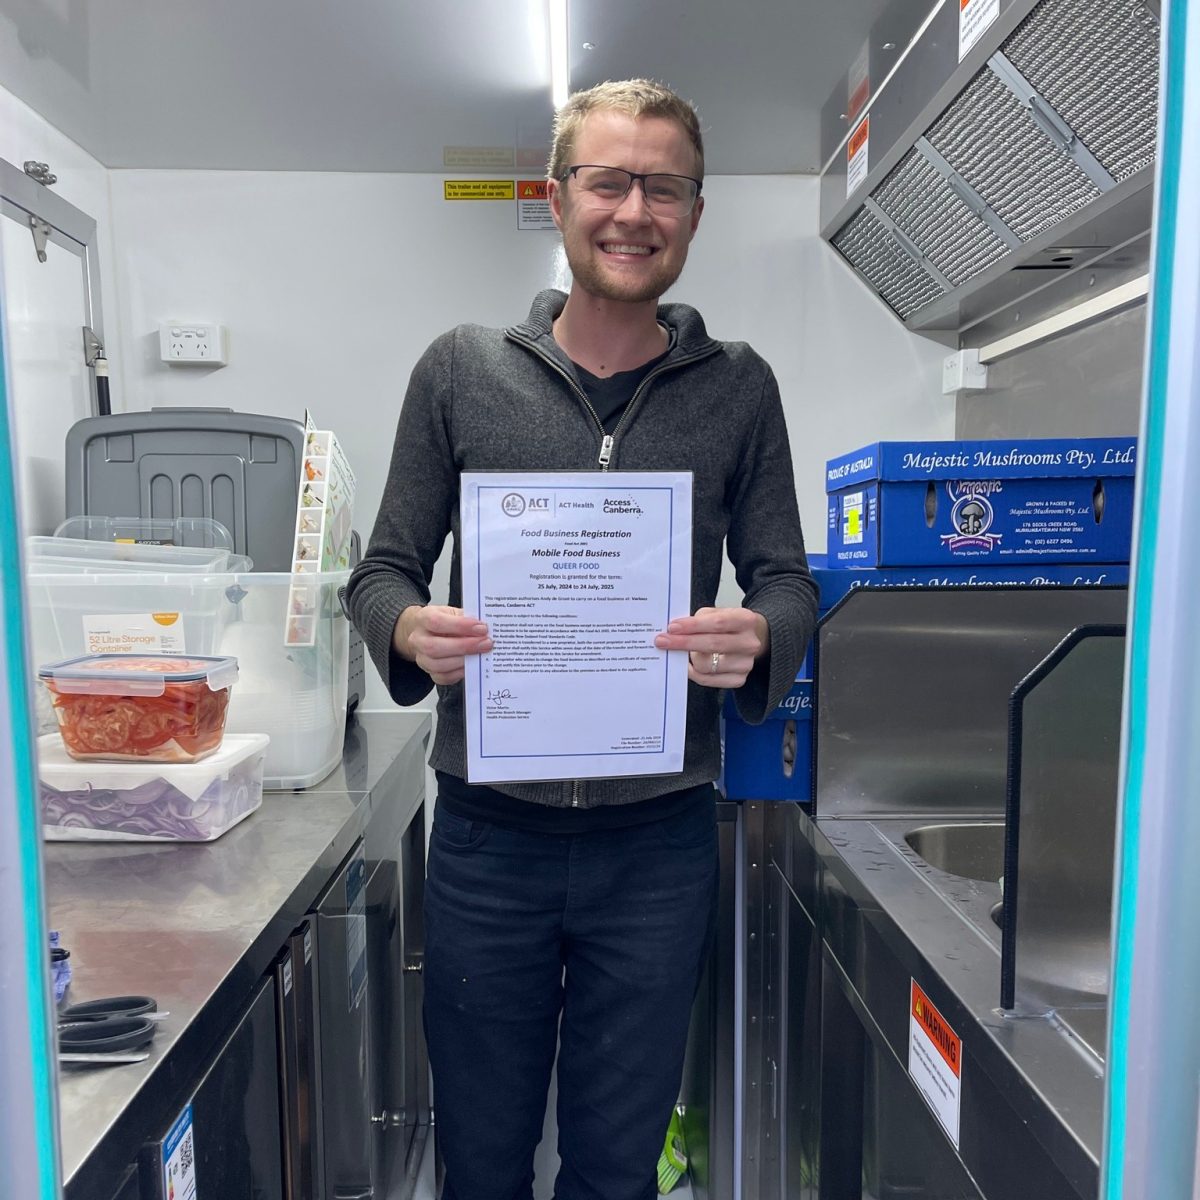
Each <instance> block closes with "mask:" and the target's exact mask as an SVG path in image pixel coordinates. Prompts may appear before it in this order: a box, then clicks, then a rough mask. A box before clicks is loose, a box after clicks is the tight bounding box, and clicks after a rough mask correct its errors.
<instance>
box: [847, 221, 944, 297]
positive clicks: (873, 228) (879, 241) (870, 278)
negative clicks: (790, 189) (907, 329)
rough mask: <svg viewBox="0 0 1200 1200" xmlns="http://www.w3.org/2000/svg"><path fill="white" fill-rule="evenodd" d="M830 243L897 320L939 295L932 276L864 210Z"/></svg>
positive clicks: (939, 289)
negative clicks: (894, 314)
mask: <svg viewBox="0 0 1200 1200" xmlns="http://www.w3.org/2000/svg"><path fill="white" fill-rule="evenodd" d="M833 245H834V248H835V249H836V250H837V251H838V252H839V253H840V254H842V255H844V256H845V258H846V259H847V260H848V261H849V263H850V265H851V266H852V267H854V268H855V269H856V270H857V271H858V272H859V273H860V274H861V275H862V276H863V277H864V278H865V279H866V280H867V282H868V283H869V284H870V285H871V286H872V287H873V288H874V289H875V290H876V291H877V292H878V293H879V294H880V295H881V296H882V297H883V298H884V300H885V301H887V303H888V304H889V305H890V306H891V307H892V308H893V309H895V311H896V312H897V313H898V314H899V316H900V318H901V320H904V319H905V318H907V317H909V316H911V315H912V314H913V313H915V312H917V311H918V310H919V309H922V308H924V307H925V305H926V304H928V303H929V302H930V301H931V300H936V299H937V298H938V297H939V296H940V295H941V294H942V289H941V287H939V286H938V283H937V281H936V280H935V279H934V278H933V276H932V275H930V274H929V273H928V272H927V271H926V270H925V269H924V268H923V267H922V266H921V265H920V263H918V262H915V261H914V260H913V259H912V257H911V256H910V255H908V254H907V253H906V252H905V251H904V250H902V249H901V247H900V245H899V243H898V242H896V241H895V239H894V238H893V237H892V235H891V234H890V233H888V231H887V227H886V226H885V225H884V224H883V222H882V221H880V220H878V219H877V218H876V217H874V216H873V215H872V214H871V213H870V212H869V211H867V210H866V209H860V210H859V211H858V212H857V213H855V215H854V216H853V217H851V218H850V220H849V221H848V222H847V223H846V224H845V225H844V226H842V228H841V230H840V231H839V232H838V234H837V236H836V237H834V239H833Z"/></svg>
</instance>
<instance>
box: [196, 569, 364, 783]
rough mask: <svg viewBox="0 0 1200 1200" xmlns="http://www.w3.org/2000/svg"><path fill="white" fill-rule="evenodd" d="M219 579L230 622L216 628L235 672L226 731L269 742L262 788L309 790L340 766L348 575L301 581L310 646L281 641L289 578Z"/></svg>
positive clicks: (347, 638)
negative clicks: (343, 591) (343, 597)
mask: <svg viewBox="0 0 1200 1200" xmlns="http://www.w3.org/2000/svg"><path fill="white" fill-rule="evenodd" d="M225 578H226V579H227V580H228V581H229V584H230V586H229V587H228V589H227V596H228V598H229V602H230V604H231V607H232V609H233V614H232V616H231V617H230V618H229V619H228V620H223V621H222V622H221V631H220V643H219V649H220V652H221V653H222V654H231V655H234V656H236V658H237V660H238V669H239V677H238V685H237V687H236V688H235V689H234V693H233V698H232V699H231V700H230V702H229V718H228V723H227V728H228V730H229V732H230V733H266V734H269V735H270V738H271V745H270V746H269V747H268V749H267V761H266V765H265V767H264V768H263V786H264V787H265V788H267V789H268V790H271V789H288V788H305V787H311V786H312V785H313V784H315V783H319V782H320V781H321V780H322V779H324V778H325V776H327V775H328V774H329V773H330V772H331V771H332V770H333V769H334V767H336V766H337V765H338V763H339V762H341V759H342V742H343V740H344V738H345V733H346V688H347V677H348V660H349V655H350V622H349V621H348V620H347V619H346V616H345V614H344V613H343V612H342V607H341V604H340V602H339V601H338V589H339V588H340V587H342V586H344V585H345V583H346V581H347V580H348V579H349V578H350V572H349V571H330V572H325V573H320V574H316V573H314V574H312V575H305V576H303V577H302V578H303V583H304V588H305V590H306V592H307V593H308V596H309V597H311V600H312V621H313V625H314V638H313V641H314V644H313V645H311V646H289V645H287V644H286V640H285V639H286V634H287V627H288V622H289V621H290V620H291V619H292V618H293V616H294V614H292V613H289V611H288V603H289V594H290V590H291V585H292V583H293V580H294V578H295V577H293V576H292V575H288V574H276V573H271V572H257V571H255V572H250V573H249V574H244V575H236V576H232V577H231V576H226V577H225ZM307 619H308V618H307V617H306V620H307Z"/></svg>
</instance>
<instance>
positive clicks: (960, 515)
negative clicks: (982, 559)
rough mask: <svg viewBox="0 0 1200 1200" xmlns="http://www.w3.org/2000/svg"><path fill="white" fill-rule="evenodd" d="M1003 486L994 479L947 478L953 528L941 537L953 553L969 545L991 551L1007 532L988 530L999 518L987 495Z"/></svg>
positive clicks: (972, 547) (969, 546)
mask: <svg viewBox="0 0 1200 1200" xmlns="http://www.w3.org/2000/svg"><path fill="white" fill-rule="evenodd" d="M1002 488H1003V485H1002V484H1001V483H999V482H998V481H996V480H991V479H989V480H986V481H984V480H958V481H955V480H951V481H949V482H947V484H946V491H947V492H948V493H949V496H950V499H951V500H952V501H953V507H952V508H951V509H950V524H951V525H952V526H953V528H954V532H953V533H943V534H942V541H943V542H944V543H945V545H946V548H947V549H948V550H949V551H950V552H951V553H952V554H954V553H957V552H958V551H959V550H964V549H967V548H971V549H976V550H985V551H991V550H994V549H995V548H996V546H998V545H999V544H1000V539H1001V538H1002V537H1003V536H1004V535H1003V534H1000V533H989V532H988V530H989V529H991V527H992V522H993V521H994V520H995V519H996V510H995V509H994V508H993V507H992V504H991V501H990V500H989V499H988V496H989V495H991V494H992V493H993V492H998V491H1001V490H1002Z"/></svg>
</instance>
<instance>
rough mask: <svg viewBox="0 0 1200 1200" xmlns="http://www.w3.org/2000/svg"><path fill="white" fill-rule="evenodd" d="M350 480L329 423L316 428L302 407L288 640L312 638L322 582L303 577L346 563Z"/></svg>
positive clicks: (302, 641) (294, 643)
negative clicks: (301, 441) (302, 455)
mask: <svg viewBox="0 0 1200 1200" xmlns="http://www.w3.org/2000/svg"><path fill="white" fill-rule="evenodd" d="M355 486H356V485H355V479H354V472H353V471H352V470H351V469H350V463H349V462H348V461H347V459H346V456H345V454H344V453H343V451H342V448H341V446H340V445H339V444H338V440H337V438H336V437H334V435H333V433H332V432H330V431H329V430H328V429H318V428H317V427H316V425H315V424H314V423H313V419H312V414H311V413H309V412H308V411H307V410H305V413H304V460H303V463H302V464H301V468H300V493H299V496H298V498H297V503H296V534H295V542H294V544H293V546H292V585H291V588H290V590H289V592H288V619H287V630H286V633H285V635H284V642H285V644H286V645H288V646H312V645H315V644H316V640H317V619H318V608H319V606H320V599H321V588H320V585H319V584H318V583H317V582H316V580H315V579H314V580H313V581H312V582H311V583H306V582H305V580H304V578H303V577H304V576H305V575H317V574H319V573H320V572H322V571H341V570H345V569H346V568H347V567H348V566H349V565H350V525H351V522H352V520H353V518H354V493H355Z"/></svg>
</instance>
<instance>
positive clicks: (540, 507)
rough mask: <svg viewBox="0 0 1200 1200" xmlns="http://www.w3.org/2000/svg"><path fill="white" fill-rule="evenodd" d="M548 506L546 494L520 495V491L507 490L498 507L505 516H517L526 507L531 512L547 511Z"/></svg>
mask: <svg viewBox="0 0 1200 1200" xmlns="http://www.w3.org/2000/svg"><path fill="white" fill-rule="evenodd" d="M550 507H551V506H550V497H549V496H548V495H546V496H536V495H534V496H522V495H521V493H520V492H509V493H508V494H507V495H506V496H505V497H504V499H503V500H501V501H500V508H501V509H502V510H503V512H504V515H505V516H507V517H519V516H520V515H521V514H522V513H523V512H524V511H525V510H526V509H528V510H529V511H530V512H533V513H548V512H549V511H550Z"/></svg>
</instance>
